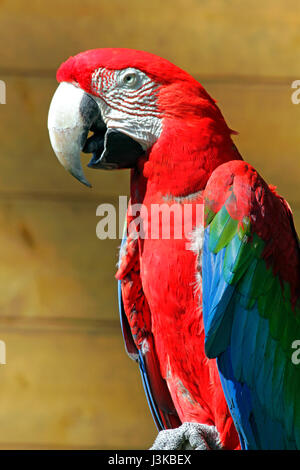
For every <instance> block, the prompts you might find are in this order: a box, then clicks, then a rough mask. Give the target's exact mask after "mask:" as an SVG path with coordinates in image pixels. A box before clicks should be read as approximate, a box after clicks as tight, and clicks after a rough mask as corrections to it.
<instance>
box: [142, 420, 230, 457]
mask: <svg viewBox="0 0 300 470" xmlns="http://www.w3.org/2000/svg"><path fill="white" fill-rule="evenodd" d="M221 448H222V446H221V442H220V438H219V433H218V431H217V429H216V427H215V426H209V425H208V424H200V423H183V424H182V425H181V426H179V428H175V429H168V430H166V431H160V433H159V434H158V436H157V438H156V439H155V441H154V444H153V446H152V447H151V448H150V450H220V449H221Z"/></svg>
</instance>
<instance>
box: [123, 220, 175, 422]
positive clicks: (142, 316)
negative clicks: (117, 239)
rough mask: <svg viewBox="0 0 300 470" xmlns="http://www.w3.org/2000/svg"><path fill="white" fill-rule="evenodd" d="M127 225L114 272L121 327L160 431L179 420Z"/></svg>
mask: <svg viewBox="0 0 300 470" xmlns="http://www.w3.org/2000/svg"><path fill="white" fill-rule="evenodd" d="M126 226H127V224H126ZM126 226H125V229H124V236H123V240H122V244H121V249H120V256H119V268H118V272H117V274H116V277H117V279H118V294H119V313H120V321H121V328H122V332H123V338H124V342H125V348H126V351H127V353H128V354H129V356H130V357H131V358H132V359H134V360H136V361H137V362H138V364H139V367H140V372H141V377H142V381H143V385H144V390H145V393H146V397H147V400H148V404H149V408H150V411H151V413H152V416H153V419H154V422H155V424H156V426H157V428H158V430H159V431H161V430H162V429H170V428H175V427H177V426H180V424H181V421H180V419H179V417H178V415H177V412H176V410H175V407H174V404H173V401H172V399H171V396H170V393H169V390H168V387H167V384H166V381H165V380H164V379H163V377H162V375H161V372H160V367H159V363H158V359H157V355H156V350H155V344H154V339H153V335H152V332H151V312H150V309H149V306H148V302H147V299H146V298H145V295H144V292H143V288H142V282H141V278H140V263H139V247H138V240H137V239H136V238H134V237H132V236H131V235H130V234H128V233H127V227H126Z"/></svg>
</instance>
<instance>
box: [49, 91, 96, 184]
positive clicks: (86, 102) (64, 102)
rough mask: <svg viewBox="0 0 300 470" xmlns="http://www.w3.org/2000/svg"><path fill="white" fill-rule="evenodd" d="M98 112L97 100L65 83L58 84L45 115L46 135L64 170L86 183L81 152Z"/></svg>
mask: <svg viewBox="0 0 300 470" xmlns="http://www.w3.org/2000/svg"><path fill="white" fill-rule="evenodd" d="M99 115H100V109H99V106H98V105H97V103H96V101H95V100H93V98H92V97H91V96H90V95H88V94H87V93H86V92H84V91H83V90H81V89H80V88H78V87H76V86H75V85H72V84H71V83H67V82H62V83H61V84H60V85H59V86H58V88H57V90H56V92H55V93H54V96H53V98H52V101H51V105H50V109H49V114H48V129H49V136H50V141H51V145H52V148H53V150H54V153H55V155H56V156H57V158H58V160H59V161H60V163H61V164H62V165H63V166H64V167H65V168H66V170H68V171H69V172H70V173H71V174H72V175H73V176H75V178H77V179H78V180H79V181H81V183H83V184H85V185H86V186H91V185H90V183H89V182H88V180H87V179H86V178H85V176H84V173H83V170H82V166H81V161H80V153H81V151H82V150H83V147H84V146H85V143H86V140H87V136H88V133H89V131H90V129H91V127H92V126H93V124H94V123H95V122H96V120H97V118H98V117H99Z"/></svg>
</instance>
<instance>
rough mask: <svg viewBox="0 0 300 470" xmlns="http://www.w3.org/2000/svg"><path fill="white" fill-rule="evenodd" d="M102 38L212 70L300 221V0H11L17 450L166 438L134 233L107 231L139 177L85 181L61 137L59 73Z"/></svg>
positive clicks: (13, 439)
mask: <svg viewBox="0 0 300 470" xmlns="http://www.w3.org/2000/svg"><path fill="white" fill-rule="evenodd" d="M95 47H132V48H136V49H143V50H147V51H150V52H154V53H156V54H158V55H161V56H163V57H166V58H168V59H169V60H171V61H172V62H175V63H176V64H177V65H179V66H181V67H182V68H184V69H186V70H187V71H189V72H190V73H191V74H193V75H194V76H196V77H197V78H198V79H199V80H200V81H201V82H202V84H203V85H204V86H205V87H206V88H207V90H208V91H209V92H210V94H211V95H212V96H213V97H214V98H216V99H217V100H218V102H219V105H220V107H221V109H222V111H223V113H224V115H225V117H226V119H227V121H228V123H229V125H230V126H231V127H232V128H233V129H236V130H237V131H239V133H240V134H239V135H238V136H237V137H236V138H235V142H236V144H237V146H238V148H239V150H240V151H241V153H242V154H243V155H244V158H245V159H246V160H248V161H249V162H250V163H251V164H253V165H255V166H256V167H257V169H258V170H259V171H260V173H261V174H262V175H263V176H264V177H265V178H266V179H267V181H268V182H269V183H272V184H275V185H277V186H278V191H279V192H280V193H281V194H282V195H283V196H285V197H286V198H287V199H288V200H289V202H290V205H291V206H292V209H293V211H294V214H295V219H296V224H297V226H298V230H299V228H300V196H299V191H298V186H299V163H298V162H299V158H298V156H299V149H300V145H299V144H300V142H299V121H300V104H299V105H295V104H292V101H291V94H292V89H291V83H292V81H293V80H296V79H300V60H299V47H300V4H299V0H265V1H264V2H262V1H261V0H243V1H242V0H210V1H206V0H202V1H201V0H170V1H165V2H162V1H161V0H151V1H145V0H130V1H127V2H124V1H123V0H109V1H108V0H107V1H105V0H103V1H101V0H85V1H82V0H52V1H51V2H47V1H33V0H27V1H25V0H24V1H23V0H1V1H0V48H1V49H0V53H1V61H0V79H1V80H4V81H5V82H6V87H7V96H6V104H5V105H0V121H1V125H0V143H1V145H0V221H1V223H0V339H1V340H3V341H5V342H6V347H7V365H3V366H0V447H2V448H62V447H64V448H102V449H104V448H119V449H122V448H147V447H149V445H150V444H151V442H152V440H153V439H154V437H155V435H156V431H155V427H154V424H153V423H152V419H151V417H150V413H149V411H148V408H147V405H146V399H145V397H144V394H143V390H142V385H141V382H140V377H139V372H138V370H137V367H136V365H135V364H134V363H133V362H131V361H130V360H129V359H128V358H127V356H126V354H125V352H124V349H123V343H122V337H121V332H120V327H119V323H118V313H117V299H116V283H115V281H114V273H115V263H116V260H117V247H118V245H119V241H118V240H113V241H100V240H98V239H97V238H96V233H95V228H96V223H97V218H96V207H97V205H98V204H100V203H102V202H111V203H116V202H117V198H118V195H119V194H127V193H128V173H127V172H126V171H124V172H111V173H109V172H103V173H102V172H95V171H92V170H91V171H89V172H88V177H89V179H90V180H91V181H92V183H93V188H94V189H92V190H89V189H87V188H84V187H81V186H80V184H79V183H77V182H76V181H74V180H73V179H72V178H71V177H70V176H69V175H68V174H67V173H66V172H65V171H64V170H63V169H62V167H60V166H59V164H58V162H57V161H56V159H55V157H54V155H53V153H52V150H51V148H50V144H49V140H48V134H47V111H48V106H49V103H50V100H51V97H52V94H53V92H54V90H55V88H56V81H55V70H56V68H57V67H58V65H59V64H60V63H61V62H62V61H63V60H65V59H66V58H67V57H68V56H69V55H74V54H76V53H77V52H80V51H82V50H85V49H90V48H95ZM274 223H276V221H274Z"/></svg>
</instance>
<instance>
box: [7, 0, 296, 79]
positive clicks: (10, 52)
mask: <svg viewBox="0 0 300 470" xmlns="http://www.w3.org/2000/svg"><path fill="white" fill-rule="evenodd" d="M299 13H300V5H299V2H298V0H285V1H282V0H280V1H274V0H265V1H264V2H262V1H260V0H246V1H240V0H210V1H199V0H172V1H171V0H167V1H165V2H161V1H160V0H152V1H151V2H147V1H146V0H131V1H130V2H124V1H122V0H110V1H101V2H99V1H98V0H86V1H85V2H84V3H83V2H82V1H80V0H64V1H60V0H53V1H52V2H51V3H47V2H43V1H34V2H33V1H31V2H27V4H26V7H25V6H24V1H23V0H13V1H2V2H1V10H0V43H1V44H5V47H3V48H2V50H1V67H3V68H10V69H17V70H22V69H24V70H35V71H43V70H49V69H50V70H55V69H56V68H57V66H58V64H59V63H61V62H62V61H64V60H65V59H66V58H67V57H68V56H70V55H74V54H76V53H77V52H80V51H83V50H86V49H92V48H97V47H130V48H134V49H141V50H148V51H150V52H154V53H156V54H159V55H161V56H164V57H166V58H167V59H169V60H171V61H173V62H175V63H177V64H178V65H179V66H181V67H183V68H185V69H187V70H188V71H190V72H192V73H196V72H197V73H201V74H204V75H214V76H220V75H225V76H226V75H251V76H253V75H255V76H256V75H258V76H276V77H278V76H280V77H286V76H294V75H297V76H296V77H295V78H299V73H300V65H299V60H297V57H298V53H299V52H298V51H299V43H300V36H299V31H300V14H299Z"/></svg>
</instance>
